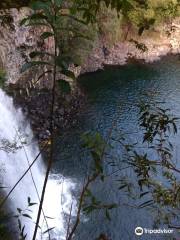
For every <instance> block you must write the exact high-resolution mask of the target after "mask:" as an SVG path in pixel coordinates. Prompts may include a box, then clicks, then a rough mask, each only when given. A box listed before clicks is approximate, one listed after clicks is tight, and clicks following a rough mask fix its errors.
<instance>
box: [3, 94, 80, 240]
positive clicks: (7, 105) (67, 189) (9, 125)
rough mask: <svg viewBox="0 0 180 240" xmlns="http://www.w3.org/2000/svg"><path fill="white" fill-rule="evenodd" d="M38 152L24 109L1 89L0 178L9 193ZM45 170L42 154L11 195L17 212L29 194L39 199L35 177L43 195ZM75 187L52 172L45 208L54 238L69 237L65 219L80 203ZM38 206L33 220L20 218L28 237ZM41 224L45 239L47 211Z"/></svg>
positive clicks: (30, 213) (13, 208)
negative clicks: (73, 194) (77, 202)
mask: <svg viewBox="0 0 180 240" xmlns="http://www.w3.org/2000/svg"><path fill="white" fill-rule="evenodd" d="M38 153H39V149H38V146H37V143H36V142H33V134H32V131H31V128H30V125H29V123H28V121H27V120H26V119H25V117H24V116H23V114H22V111H21V110H20V109H15V107H14V106H13V100H12V98H10V97H9V96H7V95H6V94H5V93H4V92H3V91H2V90H1V89H0V169H1V172H0V176H1V179H0V182H1V184H2V185H3V186H5V187H6V193H8V192H9V190H10V189H11V188H12V187H13V186H14V184H15V183H16V182H17V181H18V180H19V178H20V177H21V176H22V175H23V173H24V172H25V171H26V169H27V168H28V167H29V164H30V163H31V162H33V160H34V159H35V157H36V156H37V155H38ZM2 168H3V170H2ZM44 174H45V166H44V163H43V161H42V159H41V157H39V158H38V160H37V161H36V163H35V164H34V165H33V167H32V175H33V178H32V175H31V173H30V172H29V173H28V174H27V175H26V176H25V177H24V179H23V180H22V181H21V182H20V184H19V185H18V186H17V187H16V189H15V190H14V191H13V193H12V194H11V195H10V198H9V199H10V205H11V207H10V208H11V210H12V211H13V212H14V213H17V208H21V209H25V208H26V207H27V199H28V197H30V198H31V202H35V203H39V200H38V195H37V192H36V189H35V186H34V183H33V179H34V181H35V184H36V186H37V190H38V192H39V195H41V192H42V185H43V181H44ZM74 187H75V184H74V183H72V181H71V180H70V179H65V178H64V177H63V176H61V175H51V176H50V179H49V180H48V184H47V188H46V194H45V200H44V204H43V211H44V214H45V216H48V218H46V220H47V223H48V228H54V229H53V230H52V231H51V234H53V237H54V238H53V239H57V240H63V239H65V235H66V227H67V226H66V224H65V222H64V214H65V215H66V214H69V213H70V208H71V206H72V203H73V206H74V207H75V204H76V203H75V200H74V199H73V197H72V194H71V191H72V189H73V188H74ZM74 207H73V208H74ZM37 209H38V205H33V206H31V207H30V210H32V212H28V214H29V215H30V216H31V217H32V220H31V219H29V218H27V217H23V216H22V217H21V218H20V219H21V221H22V224H23V225H25V232H26V233H27V238H26V239H27V240H30V239H32V234H33V230H34V223H33V222H35V220H36V216H37ZM26 213H27V212H26ZM72 214H73V213H71V215H72ZM40 226H41V227H42V229H41V230H39V233H38V235H39V237H38V238H40V239H41V237H42V232H44V231H46V230H47V224H46V221H44V218H43V214H41V221H40ZM47 234H48V233H46V234H43V238H42V239H47Z"/></svg>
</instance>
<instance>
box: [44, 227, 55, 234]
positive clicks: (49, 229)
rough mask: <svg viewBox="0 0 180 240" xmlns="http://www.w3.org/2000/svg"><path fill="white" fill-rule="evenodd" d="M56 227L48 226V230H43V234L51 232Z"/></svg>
mask: <svg viewBox="0 0 180 240" xmlns="http://www.w3.org/2000/svg"><path fill="white" fill-rule="evenodd" d="M54 228H55V227H52V228H48V229H47V230H46V231H44V232H43V234H45V233H47V232H50V231H52V230H53V229H54Z"/></svg>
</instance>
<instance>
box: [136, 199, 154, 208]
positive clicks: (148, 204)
mask: <svg viewBox="0 0 180 240" xmlns="http://www.w3.org/2000/svg"><path fill="white" fill-rule="evenodd" d="M153 202H154V201H153V200H149V201H146V202H144V203H142V204H140V205H139V208H144V207H147V206H150V205H152V204H153Z"/></svg>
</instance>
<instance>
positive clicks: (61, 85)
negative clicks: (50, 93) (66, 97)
mask: <svg viewBox="0 0 180 240" xmlns="http://www.w3.org/2000/svg"><path fill="white" fill-rule="evenodd" d="M58 85H59V88H60V90H61V91H62V92H63V93H66V94H68V93H70V92H71V86H70V84H69V82H68V81H65V80H58Z"/></svg>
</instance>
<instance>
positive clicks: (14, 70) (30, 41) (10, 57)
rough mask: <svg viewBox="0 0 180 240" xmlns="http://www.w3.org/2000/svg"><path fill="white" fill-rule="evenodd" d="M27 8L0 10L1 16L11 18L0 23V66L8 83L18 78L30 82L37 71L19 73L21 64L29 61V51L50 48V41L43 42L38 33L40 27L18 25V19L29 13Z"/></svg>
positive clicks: (34, 77) (14, 81) (40, 29)
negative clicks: (7, 21)
mask: <svg viewBox="0 0 180 240" xmlns="http://www.w3.org/2000/svg"><path fill="white" fill-rule="evenodd" d="M30 12H31V10H30V9H29V8H21V9H20V10H18V9H10V10H6V11H2V12H1V13H0V15H1V16H5V17H8V18H9V19H10V18H11V19H12V20H11V22H9V23H3V20H2V22H1V25H0V68H3V69H4V70H5V72H6V74H7V81H8V82H9V83H16V82H18V81H19V80H20V81H21V82H22V81H23V80H27V79H28V80H29V81H30V82H32V81H33V79H36V77H37V76H38V74H39V71H37V69H36V71H31V72H28V73H25V74H21V73H20V69H21V67H22V65H23V64H24V63H25V62H27V61H29V60H30V59H29V53H30V52H31V51H34V50H35V49H36V50H40V51H41V50H46V49H52V48H53V46H52V43H51V42H50V41H46V42H43V41H42V40H41V39H40V38H39V35H40V33H41V32H42V28H30V27H25V26H20V21H21V20H22V19H23V18H24V17H27V15H29V14H30Z"/></svg>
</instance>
